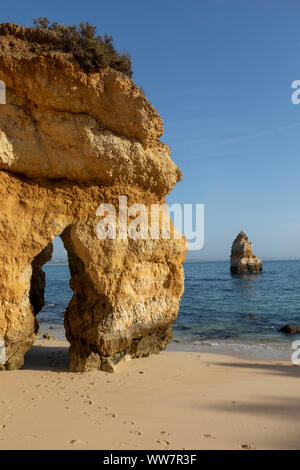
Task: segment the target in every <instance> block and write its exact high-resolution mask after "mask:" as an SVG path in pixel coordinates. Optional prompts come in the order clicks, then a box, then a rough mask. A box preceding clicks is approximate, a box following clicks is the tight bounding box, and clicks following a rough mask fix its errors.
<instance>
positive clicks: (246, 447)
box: [240, 444, 255, 450]
mask: <svg viewBox="0 0 300 470" xmlns="http://www.w3.org/2000/svg"><path fill="white" fill-rule="evenodd" d="M240 447H241V448H242V449H245V450H255V447H253V446H252V445H251V444H241V445H240Z"/></svg>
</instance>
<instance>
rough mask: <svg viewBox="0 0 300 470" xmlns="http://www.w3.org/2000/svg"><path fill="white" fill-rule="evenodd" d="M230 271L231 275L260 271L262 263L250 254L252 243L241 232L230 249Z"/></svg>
mask: <svg viewBox="0 0 300 470" xmlns="http://www.w3.org/2000/svg"><path fill="white" fill-rule="evenodd" d="M230 271H231V273H232V274H249V273H258V272H260V271H262V261H261V260H260V259H258V258H257V257H256V256H255V255H254V254H253V252H252V242H249V240H248V237H247V235H246V234H245V233H244V232H243V231H241V232H240V233H239V234H238V236H237V237H236V239H235V240H234V242H233V244H232V248H231V256H230Z"/></svg>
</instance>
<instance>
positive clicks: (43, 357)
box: [22, 343, 69, 372]
mask: <svg viewBox="0 0 300 470" xmlns="http://www.w3.org/2000/svg"><path fill="white" fill-rule="evenodd" d="M68 349H69V344H68V343H66V346H51V345H49V346H48V345H47V346H40V345H35V346H32V348H31V349H30V351H28V353H27V354H26V356H25V361H24V365H23V367H22V370H42V371H52V372H68V371H69V356H68Z"/></svg>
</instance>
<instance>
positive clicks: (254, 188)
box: [1, 0, 300, 260]
mask: <svg viewBox="0 0 300 470" xmlns="http://www.w3.org/2000/svg"><path fill="white" fill-rule="evenodd" d="M38 16H47V17H49V19H50V20H51V21H57V22H63V23H66V24H74V23H79V22H80V21H89V22H91V23H93V24H95V25H97V27H98V32H99V33H104V32H107V33H109V34H112V35H113V36H114V38H115V44H116V46H117V48H118V49H121V50H122V49H125V50H128V51H129V52H130V54H131V56H132V61H133V69H134V76H133V79H134V81H135V82H136V83H137V84H138V85H140V86H142V87H143V88H144V90H145V91H146V95H147V97H148V99H149V100H150V101H151V102H152V103H153V104H154V106H155V107H156V108H157V109H158V111H159V112H160V114H161V116H162V118H163V120H164V126H165V134H164V136H163V139H162V140H163V141H164V142H166V143H167V144H168V145H169V146H170V147H171V151H172V158H173V160H174V161H175V162H176V163H177V164H178V166H179V167H180V168H181V170H182V172H183V181H182V182H181V183H179V184H178V185H177V187H176V188H175V189H174V190H173V191H172V193H171V194H170V195H169V196H168V198H167V200H168V202H169V203H174V202H180V203H194V204H195V203H197V202H198V203H204V204H205V246H204V248H203V249H202V250H201V251H199V252H193V253H191V257H192V258H194V259H195V258H196V259H200V260H210V259H213V260H218V259H226V258H228V256H229V251H230V246H231V243H232V240H233V238H234V237H235V235H236V234H237V232H239V230H240V229H243V230H244V231H246V233H247V234H248V235H249V238H250V239H251V240H252V241H253V243H254V248H255V253H256V254H257V255H259V256H261V257H262V258H265V259H266V258H285V257H287V258H290V257H300V217H299V214H300V190H299V174H300V158H299V155H300V139H299V135H300V105H298V106H296V105H293V104H292V103H291V94H292V90H291V83H292V82H293V81H294V80H297V79H300V27H299V26H300V19H299V18H300V3H299V2H298V1H296V0H276V1H274V0H273V1H271V0H264V1H261V0H260V1H258V0H251V1H250V0H248V1H246V0H245V1H243V0H223V1H222V0H202V1H200V0H199V1H196V0H194V1H192V0H184V1H176V2H174V0H160V1H158V0H152V1H151V2H142V1H138V0H127V1H126V2H125V1H124V0H122V1H121V0H110V1H109V2H108V1H101V0H98V1H90V0H85V1H84V2H82V1H77V0H72V1H68V0H67V1H64V2H62V1H57V0H52V2H39V1H26V2H23V1H13V0H12V1H11V2H5V3H4V4H2V5H1V21H3V22H4V21H11V22H14V23H20V24H24V25H31V20H32V18H35V17H38ZM56 255H60V250H59V249H57V250H56Z"/></svg>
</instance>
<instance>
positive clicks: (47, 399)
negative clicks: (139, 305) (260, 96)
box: [0, 340, 300, 450]
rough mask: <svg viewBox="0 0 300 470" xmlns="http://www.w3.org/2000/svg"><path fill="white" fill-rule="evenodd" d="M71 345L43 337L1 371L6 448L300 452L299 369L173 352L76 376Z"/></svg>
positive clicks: (0, 420) (0, 435) (1, 444)
mask: <svg viewBox="0 0 300 470" xmlns="http://www.w3.org/2000/svg"><path fill="white" fill-rule="evenodd" d="M67 350H68V344H67V343H66V342H63V341H47V340H38V341H37V342H36V344H35V346H34V347H33V348H32V350H31V351H30V352H29V353H28V355H27V357H26V362H25V365H24V367H23V369H21V370H16V371H8V372H2V373H1V375H0V377H1V395H0V449H127V450H128V449H237V450H238V449H242V448H243V446H244V447H245V446H250V447H251V448H253V449H254V448H255V449H299V448H300V437H299V436H300V407H299V395H300V368H299V367H297V366H293V365H291V364H288V363H283V362H258V361H250V360H244V359H239V358H236V357H231V356H225V355H224V356H222V355H216V354H206V353H205V354H202V353H197V352H178V351H171V352H163V353H161V354H160V355H158V356H151V357H150V358H146V359H140V360H132V361H129V362H124V363H123V364H121V365H120V367H119V369H118V370H117V372H116V373H115V374H108V373H105V372H87V373H71V372H68V370H67V367H68V354H67Z"/></svg>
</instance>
